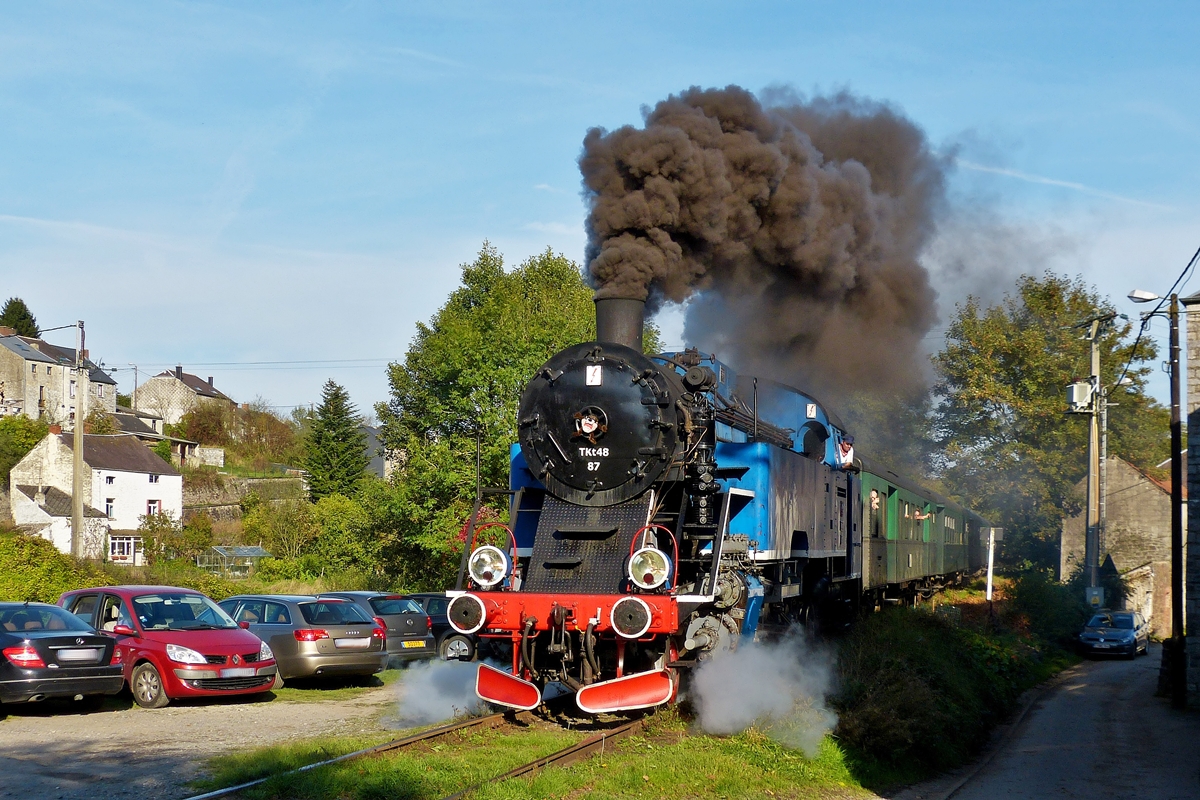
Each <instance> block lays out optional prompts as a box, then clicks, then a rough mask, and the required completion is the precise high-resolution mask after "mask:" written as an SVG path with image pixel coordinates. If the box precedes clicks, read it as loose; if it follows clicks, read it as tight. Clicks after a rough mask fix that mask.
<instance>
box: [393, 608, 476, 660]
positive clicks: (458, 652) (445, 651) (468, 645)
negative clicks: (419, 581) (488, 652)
mask: <svg viewBox="0 0 1200 800" xmlns="http://www.w3.org/2000/svg"><path fill="white" fill-rule="evenodd" d="M408 597H410V598H412V599H413V600H415V601H417V602H418V603H420V604H421V607H422V608H423V609H425V613H426V614H428V615H429V619H430V621H431V622H432V623H433V635H434V637H435V639H436V647H437V654H438V656H439V657H440V658H441V659H442V660H444V661H471V660H472V659H474V658H475V654H476V653H477V652H478V649H479V639H478V638H477V637H476V636H475V635H474V634H471V635H470V636H468V635H466V634H462V633H459V632H458V631H456V630H454V628H451V627H450V617H448V616H447V615H446V609H447V607H449V605H450V598H448V597H446V595H445V594H443V593H441V592H418V593H417V594H410V595H408Z"/></svg>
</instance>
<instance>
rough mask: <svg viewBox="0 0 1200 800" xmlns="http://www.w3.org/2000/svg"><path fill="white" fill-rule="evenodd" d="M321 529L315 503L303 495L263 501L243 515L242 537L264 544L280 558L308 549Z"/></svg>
mask: <svg viewBox="0 0 1200 800" xmlns="http://www.w3.org/2000/svg"><path fill="white" fill-rule="evenodd" d="M319 533H320V529H319V528H318V526H317V523H316V520H314V519H313V506H312V504H311V503H308V502H306V501H304V500H301V499H299V498H291V499H287V500H277V501H274V502H259V503H256V504H254V505H253V508H252V509H251V511H250V512H249V513H247V514H246V515H245V516H243V517H242V541H243V542H245V543H246V544H261V545H262V546H263V547H265V548H266V549H267V550H269V551H270V552H271V555H272V556H274V557H275V558H278V559H295V558H299V557H300V556H302V555H304V554H306V553H308V552H309V550H310V549H311V547H312V543H313V541H314V540H315V539H316V538H317V536H318V534H319Z"/></svg>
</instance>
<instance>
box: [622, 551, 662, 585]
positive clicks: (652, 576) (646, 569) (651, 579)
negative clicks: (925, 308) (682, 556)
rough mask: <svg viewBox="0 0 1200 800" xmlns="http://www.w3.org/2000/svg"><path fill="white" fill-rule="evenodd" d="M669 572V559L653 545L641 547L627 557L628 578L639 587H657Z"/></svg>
mask: <svg viewBox="0 0 1200 800" xmlns="http://www.w3.org/2000/svg"><path fill="white" fill-rule="evenodd" d="M670 574H671V559H669V558H667V554H666V553H664V552H663V551H661V550H656V549H655V548H653V547H643V548H642V549H641V550H638V551H637V552H636V553H634V554H633V555H631V556H630V557H629V580H631V581H633V583H634V585H635V586H637V587H638V588H640V589H657V588H658V587H659V586H662V585H663V584H664V583H666V582H667V576H669V575H670Z"/></svg>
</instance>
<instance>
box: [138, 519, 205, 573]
mask: <svg viewBox="0 0 1200 800" xmlns="http://www.w3.org/2000/svg"><path fill="white" fill-rule="evenodd" d="M138 532H139V533H140V534H141V535H142V550H143V552H144V553H145V554H146V558H147V560H148V561H149V562H150V563H151V564H158V563H161V562H163V561H171V560H174V559H182V560H184V561H192V560H193V559H195V558H196V556H198V555H200V554H201V553H203V552H204V551H205V550H207V549H208V548H209V547H211V546H212V543H213V526H212V519H211V518H210V517H209V516H208V515H207V514H199V515H198V516H196V517H195V518H193V519H191V520H189V521H188V522H187V524H186V525H185V524H184V523H183V522H181V521H180V520H177V519H175V518H174V517H173V516H172V515H170V514H165V513H158V514H146V515H144V516H142V517H141V524H140V525H139V526H138Z"/></svg>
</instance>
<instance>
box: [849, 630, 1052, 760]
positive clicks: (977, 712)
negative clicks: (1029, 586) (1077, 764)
mask: <svg viewBox="0 0 1200 800" xmlns="http://www.w3.org/2000/svg"><path fill="white" fill-rule="evenodd" d="M1036 658H1037V653H1036V651H1034V650H1032V648H1030V647H1028V646H1027V645H1024V644H1022V643H1021V642H1020V641H1019V640H1018V639H1017V637H1015V636H1013V635H1008V636H984V635H982V634H980V633H977V632H973V631H970V630H966V629H962V628H955V627H953V626H952V625H951V624H950V623H949V622H948V621H946V620H945V619H943V618H941V617H937V616H934V615H933V614H930V613H928V612H925V611H919V610H911V609H903V608H895V609H887V610H884V611H882V612H880V613H878V614H872V615H869V616H867V617H865V618H863V619H861V620H860V621H859V623H858V625H857V627H856V628H855V629H854V630H853V631H852V632H851V633H850V635H849V636H848V637H847V638H846V639H845V640H844V641H843V643H842V646H841V648H840V651H839V656H838V669H839V674H840V676H841V690H840V691H839V693H838V695H837V696H836V697H835V698H834V705H835V707H836V708H837V709H838V712H839V720H838V726H837V729H836V731H835V735H836V736H837V737H838V738H839V739H840V740H841V741H842V742H843V743H844V744H845V745H847V746H848V747H849V749H850V750H851V752H852V753H855V754H856V755H857V756H858V757H859V758H861V759H863V760H866V761H874V762H877V763H879V764H882V765H884V766H885V767H887V768H892V769H902V770H904V769H907V770H911V771H914V772H915V773H916V774H923V773H924V774H927V773H932V772H937V771H940V770H944V769H947V768H949V767H952V766H955V765H957V764H961V763H963V762H964V761H965V760H966V759H967V758H968V757H969V756H970V755H971V753H973V752H974V751H975V750H976V749H977V748H978V747H979V746H981V745H982V744H983V743H984V742H985V741H986V740H987V737H988V733H989V731H990V729H991V727H992V725H994V724H995V723H996V722H997V721H998V720H999V719H1000V718H1002V717H1003V716H1004V715H1005V714H1006V713H1007V712H1008V711H1009V710H1010V709H1011V708H1012V706H1013V704H1014V703H1015V701H1016V698H1017V696H1018V695H1019V694H1020V692H1021V691H1022V690H1023V689H1024V688H1026V687H1027V686H1029V685H1030V684H1031V683H1032V681H1033V677H1034V669H1033V664H1034V662H1035V660H1036Z"/></svg>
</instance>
